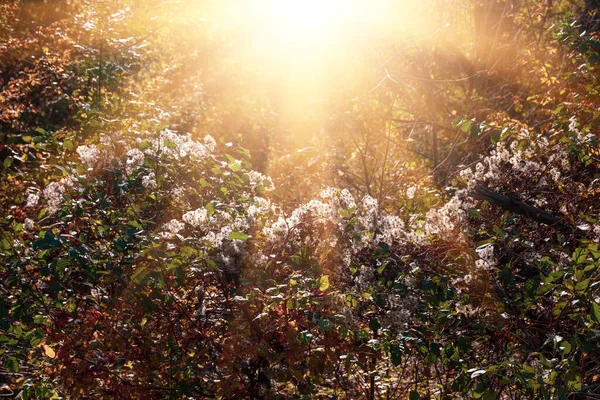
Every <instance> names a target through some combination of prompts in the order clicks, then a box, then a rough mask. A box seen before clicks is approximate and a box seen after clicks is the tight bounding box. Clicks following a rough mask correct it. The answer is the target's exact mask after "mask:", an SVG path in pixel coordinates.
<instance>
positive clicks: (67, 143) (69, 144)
mask: <svg viewBox="0 0 600 400" xmlns="http://www.w3.org/2000/svg"><path fill="white" fill-rule="evenodd" d="M63 146H65V149H67V150H68V151H73V142H71V141H70V140H65V141H64V142H63Z"/></svg>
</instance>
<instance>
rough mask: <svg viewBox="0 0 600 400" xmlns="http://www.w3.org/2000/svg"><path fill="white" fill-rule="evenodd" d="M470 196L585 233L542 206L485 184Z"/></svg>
mask: <svg viewBox="0 0 600 400" xmlns="http://www.w3.org/2000/svg"><path fill="white" fill-rule="evenodd" d="M469 196H471V197H472V198H474V199H477V200H485V201H487V202H488V203H490V204H491V205H493V206H496V207H500V208H502V209H504V210H506V211H510V212H513V213H515V214H519V215H523V216H525V217H527V218H529V219H532V220H534V221H536V222H541V223H542V224H546V225H550V226H552V227H553V228H556V229H558V230H560V231H563V232H568V233H573V232H578V233H583V231H582V230H581V229H578V228H577V227H574V226H571V225H566V224H564V223H563V222H561V221H560V220H559V219H558V217H556V216H555V215H554V214H552V213H549V212H547V211H545V210H542V209H541V208H537V207H535V206H532V205H530V204H527V203H524V202H522V201H520V200H517V199H513V198H511V197H508V196H505V195H503V194H500V193H497V192H495V191H493V190H491V189H488V188H487V187H485V186H477V187H475V189H474V190H473V191H472V192H471V193H469Z"/></svg>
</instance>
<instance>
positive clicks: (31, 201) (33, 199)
mask: <svg viewBox="0 0 600 400" xmlns="http://www.w3.org/2000/svg"><path fill="white" fill-rule="evenodd" d="M39 201H40V195H39V193H29V195H28V196H27V204H26V205H25V207H35V206H37V205H38V202H39Z"/></svg>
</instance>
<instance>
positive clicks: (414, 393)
mask: <svg viewBox="0 0 600 400" xmlns="http://www.w3.org/2000/svg"><path fill="white" fill-rule="evenodd" d="M408 398H409V399H410V400H419V399H420V398H421V395H420V394H419V392H417V391H416V390H411V392H410V394H409V395H408Z"/></svg>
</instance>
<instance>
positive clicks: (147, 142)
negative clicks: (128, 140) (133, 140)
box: [140, 140, 152, 151]
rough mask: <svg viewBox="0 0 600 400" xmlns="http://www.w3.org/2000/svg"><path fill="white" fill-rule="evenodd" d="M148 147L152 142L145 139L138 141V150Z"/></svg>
mask: <svg viewBox="0 0 600 400" xmlns="http://www.w3.org/2000/svg"><path fill="white" fill-rule="evenodd" d="M150 147H152V143H150V142H149V141H147V140H144V141H143V142H142V143H140V150H142V151H143V150H146V149H149V148H150Z"/></svg>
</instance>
